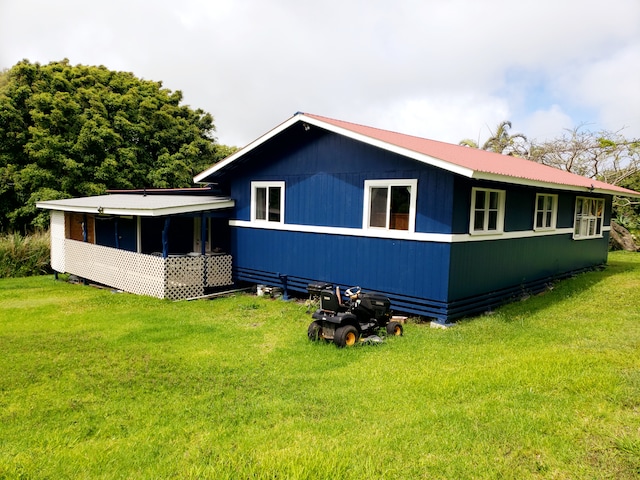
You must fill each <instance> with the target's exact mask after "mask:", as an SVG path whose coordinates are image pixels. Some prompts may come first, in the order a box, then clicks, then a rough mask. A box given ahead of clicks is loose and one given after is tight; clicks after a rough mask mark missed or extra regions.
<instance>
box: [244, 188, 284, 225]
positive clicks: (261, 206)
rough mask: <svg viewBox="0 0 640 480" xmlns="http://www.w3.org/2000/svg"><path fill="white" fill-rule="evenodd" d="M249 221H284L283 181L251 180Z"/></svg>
mask: <svg viewBox="0 0 640 480" xmlns="http://www.w3.org/2000/svg"><path fill="white" fill-rule="evenodd" d="M251 221H265V222H279V223H284V182H251Z"/></svg>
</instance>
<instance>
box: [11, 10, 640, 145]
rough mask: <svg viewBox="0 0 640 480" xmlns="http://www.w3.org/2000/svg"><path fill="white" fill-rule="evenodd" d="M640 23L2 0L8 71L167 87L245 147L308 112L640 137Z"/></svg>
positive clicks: (625, 14)
mask: <svg viewBox="0 0 640 480" xmlns="http://www.w3.org/2000/svg"><path fill="white" fill-rule="evenodd" d="M639 19H640V2H638V1H637V0H610V1H609V2H607V4H606V6H605V5H603V4H602V2H601V1H600V0H563V1H557V0H521V1H519V2H513V1H512V0H486V1H483V2H478V1H477V0H397V1H395V2H388V1H387V0H385V1H382V0H367V1H365V0H326V1H323V2H304V1H300V0H271V1H269V2H264V1H259V0H245V1H243V2H238V1H233V0H183V1H182V2H174V1H171V0H158V1H154V2H148V1H144V0H111V1H110V2H100V1H97V0H96V1H93V2H86V1H81V0H58V1H57V2H49V1H45V0H2V1H1V2H0V68H3V67H5V68H6V67H10V66H11V65H13V64H15V63H16V62H17V61H19V60H20V59H22V58H29V59H30V60H32V61H39V62H41V63H47V62H49V61H54V60H61V59H62V58H64V57H67V58H69V59H70V61H71V63H74V64H75V63H84V64H104V65H106V66H107V67H109V68H113V69H119V70H128V71H132V72H133V73H134V74H136V75H138V76H140V77H143V78H147V79H153V80H162V81H163V83H164V85H165V86H166V87H167V88H170V89H173V90H176V89H180V90H182V91H183V93H184V98H185V101H186V102H187V103H188V104H190V105H191V106H192V107H197V108H203V109H204V110H206V111H208V112H210V113H212V114H213V115H214V117H215V119H216V125H217V127H218V137H219V139H220V141H221V142H222V143H227V144H235V145H243V144H245V143H247V142H249V141H251V140H253V139H254V138H256V137H257V136H259V135H261V134H262V133H264V132H266V131H267V130H269V129H270V128H272V127H273V126H274V125H276V124H278V123H279V122H281V121H283V120H284V119H286V118H287V117H289V116H290V115H292V114H293V113H294V112H296V111H297V110H304V111H308V112H313V113H318V114H321V115H327V116H334V117H337V118H342V119H344V120H349V121H356V122H360V123H366V124H370V125H373V126H378V127H382V128H391V129H394V130H399V131H403V132H406V133H412V134H417V135H423V136H428V137H430V138H436V139H440V140H446V141H451V142H457V141H459V140H460V139H462V138H464V137H475V136H478V137H480V138H486V136H488V130H489V129H490V128H494V127H495V125H496V124H497V123H498V122H500V121H502V120H512V121H513V124H514V131H518V132H523V133H526V134H527V135H529V136H533V133H532V131H526V129H527V128H532V129H535V131H536V132H540V133H536V135H538V134H548V135H551V136H554V135H558V134H560V133H562V132H561V131H551V128H552V127H553V128H556V127H557V126H558V125H561V124H562V125H563V127H565V125H564V123H565V122H569V123H571V125H569V126H573V125H575V124H578V123H580V122H593V123H598V124H602V125H606V126H607V127H609V128H615V127H617V126H622V125H628V126H629V129H628V131H627V133H628V134H629V132H636V133H635V134H636V135H639V136H640V134H639V131H640V119H639V118H638V113H637V112H639V111H640V108H639V102H640V100H639V99H638V95H639V93H638V92H639V89H638V88H637V85H638V84H639V83H640V82H639V81H638V66H639V65H640V62H639V61H638V55H639V53H638V52H640V48H639V44H640V22H639V21H638V20H639ZM585 116H587V117H588V118H584V117H585ZM544 125H546V126H547V127H548V128H546V129H545V128H542V127H544ZM538 126H539V127H540V128H538ZM545 130H546V132H545Z"/></svg>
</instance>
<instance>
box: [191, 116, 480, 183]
mask: <svg viewBox="0 0 640 480" xmlns="http://www.w3.org/2000/svg"><path fill="white" fill-rule="evenodd" d="M298 122H304V123H308V124H309V125H314V126H316V127H320V128H322V129H324V130H328V131H330V132H333V133H337V134H339V135H342V136H345V137H348V138H351V139H353V140H357V141H359V142H363V143H367V144H369V145H372V146H374V147H377V148H381V149H383V150H387V151H389V152H393V153H397V154H398V155H402V156H403V157H407V158H412V159H413V160H417V161H419V162H422V163H426V164H428V165H432V166H434V167H438V168H441V169H443V170H448V171H450V172H453V173H457V174H458V175H463V176H465V177H471V176H472V175H473V173H474V171H473V170H471V169H468V168H465V167H461V166H458V165H454V164H452V163H449V162H446V161H444V160H440V159H439V158H435V157H431V156H429V155H425V154H423V153H419V152H415V151H413V150H409V149H407V148H403V147H399V146H397V145H393V144H391V143H387V142H383V141H382V140H377V139H375V138H371V137H368V136H366V135H362V134H360V133H356V132H353V131H351V130H348V129H346V128H342V127H338V126H336V125H333V124H330V123H325V122H323V121H322V120H318V119H316V118H311V117H307V116H306V115H304V114H297V115H295V116H293V117H291V118H290V119H289V120H287V121H286V122H284V123H281V124H280V125H278V126H277V127H276V128H274V129H273V130H270V131H269V132H267V133H266V134H264V135H262V136H261V137H260V138H258V139H256V140H255V141H253V142H252V143H250V144H249V145H247V146H246V147H244V148H242V149H241V150H238V151H237V152H236V153H234V154H233V155H231V156H229V157H227V158H226V159H225V160H223V161H221V162H218V163H216V164H215V165H213V166H212V167H211V168H209V169H208V170H205V171H204V172H202V173H200V174H198V175H196V176H195V177H193V182H194V183H201V182H202V180H203V179H205V178H206V177H208V176H209V175H211V174H213V173H215V172H217V171H218V170H221V169H223V168H225V167H226V166H227V165H229V164H231V163H233V162H235V161H236V160H237V159H238V158H240V157H242V156H244V155H246V154H247V153H249V152H251V151H252V150H253V149H255V148H256V147H258V146H260V145H262V144H263V143H264V142H266V141H268V140H270V139H271V138H273V137H275V136H276V135H278V134H279V133H281V132H283V131H284V130H286V129H287V128H289V127H291V126H292V125H294V124H295V123H298Z"/></svg>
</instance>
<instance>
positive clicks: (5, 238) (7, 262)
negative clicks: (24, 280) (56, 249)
mask: <svg viewBox="0 0 640 480" xmlns="http://www.w3.org/2000/svg"><path fill="white" fill-rule="evenodd" d="M50 258H51V249H50V246H49V233H48V232H39V233H34V234H32V235H27V236H22V235H20V234H19V233H9V234H4V235H0V278H8V277H29V276H32V275H42V274H45V273H50V272H51V266H50Z"/></svg>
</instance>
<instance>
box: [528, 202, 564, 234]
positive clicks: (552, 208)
mask: <svg viewBox="0 0 640 480" xmlns="http://www.w3.org/2000/svg"><path fill="white" fill-rule="evenodd" d="M557 212H558V195H551V194H546V193H539V194H537V195H536V212H535V217H534V225H533V229H534V230H555V228H556V218H557V216H558V213H557Z"/></svg>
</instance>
